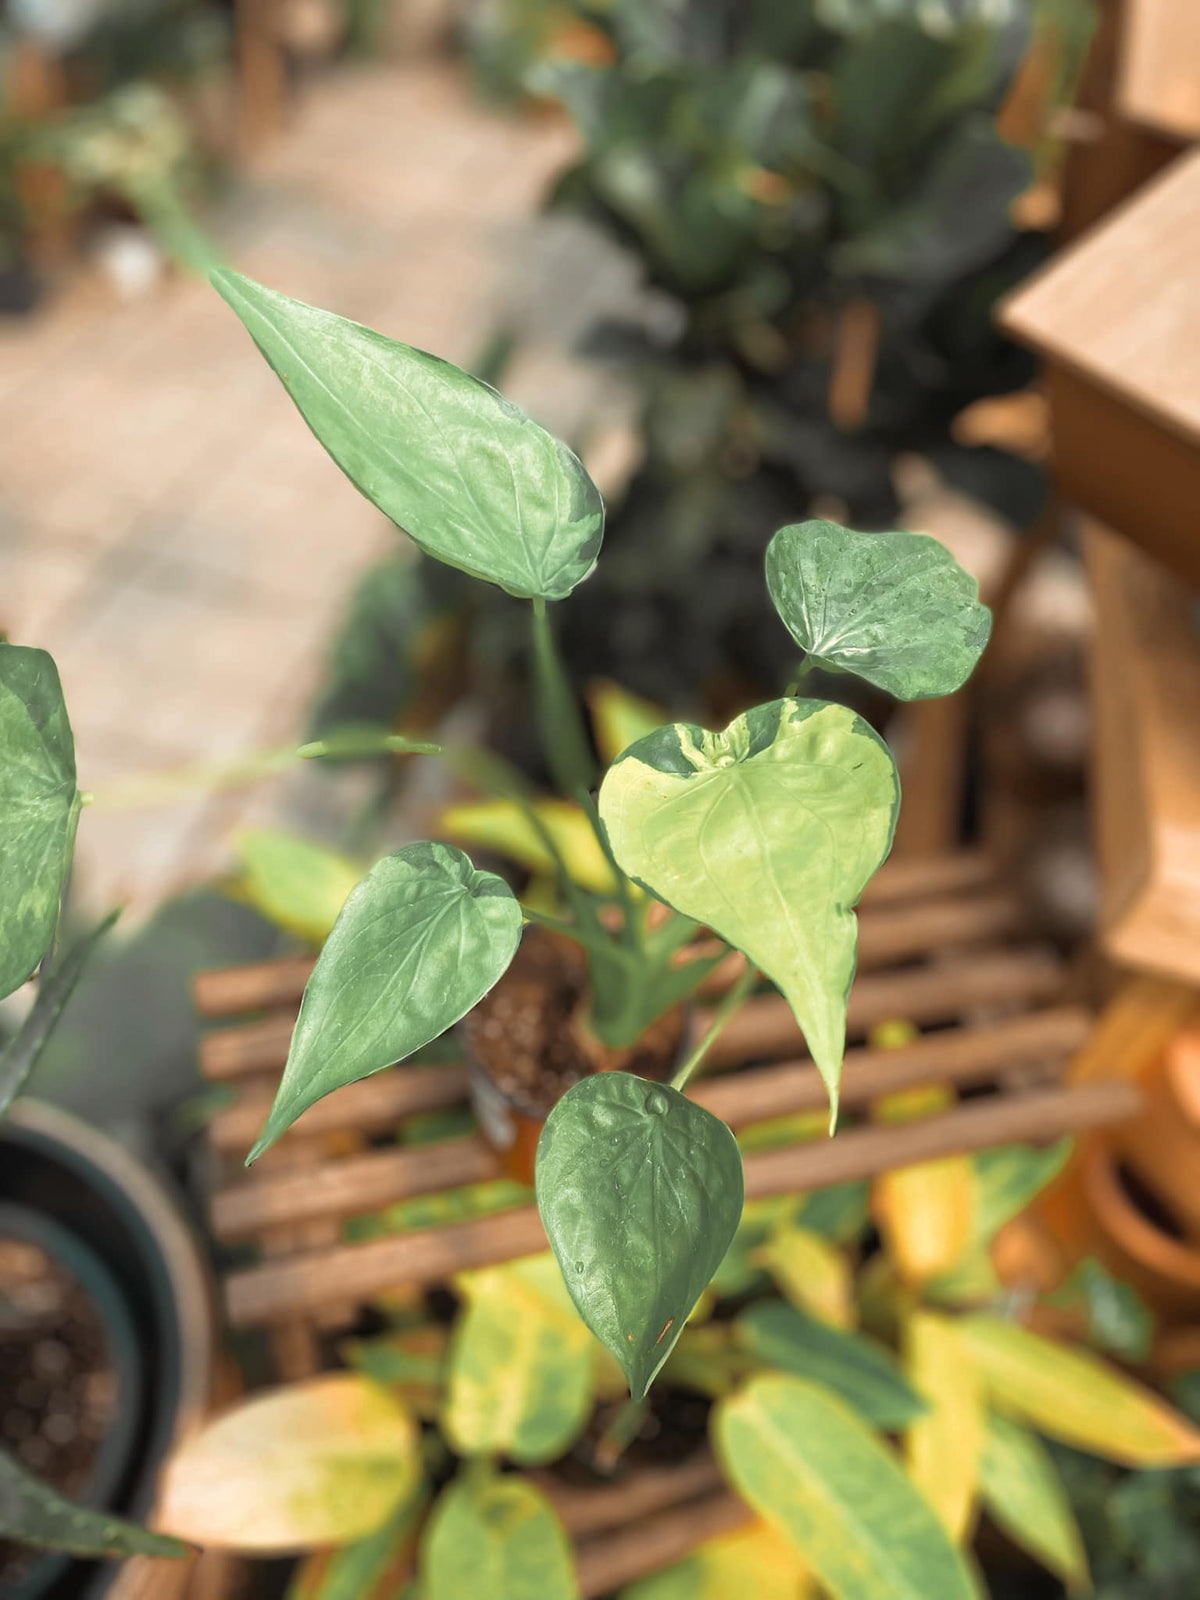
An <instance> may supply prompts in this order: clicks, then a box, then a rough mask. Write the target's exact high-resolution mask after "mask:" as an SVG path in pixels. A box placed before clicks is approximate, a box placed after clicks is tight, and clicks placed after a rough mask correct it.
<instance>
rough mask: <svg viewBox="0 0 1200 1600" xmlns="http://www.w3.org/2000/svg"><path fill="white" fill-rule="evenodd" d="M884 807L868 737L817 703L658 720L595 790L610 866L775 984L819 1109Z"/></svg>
mask: <svg viewBox="0 0 1200 1600" xmlns="http://www.w3.org/2000/svg"><path fill="white" fill-rule="evenodd" d="M899 804H900V787H899V782H898V780H897V777H896V768H895V763H894V762H893V760H892V757H891V754H890V752H889V751H888V748H887V746H886V745H885V744H884V742H883V740H882V739H881V738H880V737H879V735H878V734H877V733H876V732H875V731H874V729H873V728H870V727H868V725H867V724H866V723H865V722H864V721H863V720H862V718H861V717H858V716H856V715H855V714H854V712H852V711H849V710H847V709H846V707H844V706H836V705H829V704H827V703H826V702H824V701H821V700H775V701H772V702H771V703H770V704H768V705H763V706H756V707H754V709H753V710H751V711H748V712H746V713H745V715H743V716H740V717H736V718H735V719H734V720H733V722H731V723H730V724H729V726H728V727H727V728H726V729H725V730H724V732H723V733H710V732H708V731H707V730H706V729H704V728H697V727H693V726H691V725H690V724H687V723H675V724H674V725H672V726H668V727H665V728H659V729H658V731H657V732H656V733H652V734H651V735H650V736H649V737H648V738H645V739H639V740H638V742H637V743H636V744H634V745H631V746H630V747H629V749H628V750H627V751H626V752H625V753H624V755H622V757H621V758H620V760H619V761H617V762H615V763H614V764H613V765H612V766H611V767H610V768H609V770H608V773H607V774H606V776H605V779H604V782H603V784H602V785H601V788H600V815H601V817H602V818H603V820H604V825H605V827H606V828H607V829H608V834H609V838H610V840H611V842H612V847H613V851H614V853H615V854H616V857H617V860H618V862H619V863H620V864H621V866H622V867H623V868H624V870H625V871H626V872H627V873H628V874H629V875H630V877H632V878H636V879H637V880H638V881H639V882H640V883H642V884H644V885H645V886H646V888H648V889H649V890H650V891H651V892H652V893H653V894H655V895H657V896H658V897H659V899H661V900H665V901H666V902H667V904H668V905H671V906H674V908H675V909H676V910H677V911H682V912H683V913H684V915H685V916H688V917H691V918H692V919H693V920H694V921H696V922H700V923H704V924H706V925H707V926H708V927H711V928H713V929H715V931H716V932H717V933H719V934H720V935H721V937H722V938H723V939H727V940H728V941H729V943H730V944H732V945H735V946H736V947H737V948H738V949H739V950H744V951H745V952H746V954H747V955H748V956H749V957H750V960H751V961H752V962H754V964H755V965H756V966H757V967H759V968H761V970H762V971H763V972H765V973H766V974H767V976H768V977H769V978H771V979H773V980H774V982H775V983H776V984H778V986H779V988H780V989H781V990H782V991H783V993H784V995H785V996H786V997H787V999H788V1001H789V1003H790V1004H791V1007H792V1010H793V1011H794V1012H795V1013H796V1019H797V1021H798V1022H799V1024H800V1027H801V1028H802V1029H803V1031H804V1037H805V1040H806V1042H807V1044H808V1048H809V1050H810V1051H811V1053H812V1057H813V1060H814V1061H815V1062H816V1064H817V1066H818V1067H819V1068H820V1071H821V1075H822V1077H823V1078H824V1080H825V1083H826V1085H827V1086H828V1089H829V1095H830V1101H831V1103H832V1105H833V1106H834V1108H835V1111H836V1105H837V1089H838V1081H839V1078H840V1076H841V1066H842V1055H843V1052H844V1049H845V1039H846V996H847V994H848V993H849V989H850V984H851V982H852V981H853V978H854V968H855V961H856V956H857V949H858V925H857V922H856V921H855V917H854V911H853V907H854V905H855V902H856V901H857V900H858V897H859V895H860V894H861V893H862V891H863V889H864V888H865V887H866V884H867V883H868V881H869V880H870V878H871V876H872V874H873V873H874V872H875V871H876V869H877V868H878V867H879V866H880V865H881V864H882V863H883V861H884V859H885V858H886V856H887V853H888V851H889V850H890V848H891V844H892V832H893V829H894V828H895V822H896V813H897V810H898V808H899Z"/></svg>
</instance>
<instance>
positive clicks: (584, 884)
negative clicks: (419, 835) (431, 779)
mask: <svg viewBox="0 0 1200 1600" xmlns="http://www.w3.org/2000/svg"><path fill="white" fill-rule="evenodd" d="M529 809H530V810H531V811H533V812H534V814H535V815H536V816H537V818H538V820H539V821H540V822H541V824H542V826H543V827H544V828H545V830H546V832H547V833H548V834H549V836H550V838H551V839H552V840H553V842H554V845H555V847H556V848H557V850H558V853H559V855H560V856H561V857H562V860H563V864H564V865H565V867H566V869H567V872H568V874H569V875H570V877H571V878H572V879H573V881H574V882H575V883H577V884H579V885H580V887H581V888H583V889H591V890H593V891H594V892H595V893H596V894H611V893H612V892H613V889H614V887H615V880H614V878H613V870H612V867H611V865H610V864H609V860H608V857H607V856H606V855H605V854H604V851H603V850H602V849H601V847H600V841H599V840H598V839H597V838H596V832H595V829H594V828H593V827H592V825H591V823H590V822H589V821H588V819H587V817H586V816H585V814H584V811H583V808H582V806H578V805H576V804H575V802H574V801H573V800H556V799H553V798H548V799H545V798H544V799H540V800H533V801H531V802H530V807H529ZM438 832H439V833H442V834H444V835H445V836H446V838H448V839H452V840H454V842H455V843H456V844H463V845H478V846H479V847H480V849H483V850H491V851H493V852H494V853H495V854H496V855H498V856H504V857H505V859H506V860H508V861H515V862H516V863H517V865H518V866H520V867H525V868H526V869H527V870H528V871H529V872H532V873H533V874H534V875H535V876H537V877H552V876H553V874H554V872H555V871H556V863H555V860H554V856H553V854H552V853H551V851H550V849H549V848H548V846H547V844H546V841H545V840H544V839H543V837H542V835H541V834H540V833H539V832H538V829H537V827H536V825H535V824H534V822H533V821H532V820H531V819H530V817H529V814H528V812H527V811H526V809H525V808H524V807H523V806H520V805H518V804H517V802H516V801H515V800H472V801H464V802H462V803H461V804H459V805H454V806H450V807H448V808H447V809H446V810H445V811H443V812H442V815H441V817H440V818H439V820H438Z"/></svg>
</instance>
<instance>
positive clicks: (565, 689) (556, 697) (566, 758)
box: [533, 596, 596, 795]
mask: <svg viewBox="0 0 1200 1600" xmlns="http://www.w3.org/2000/svg"><path fill="white" fill-rule="evenodd" d="M533 667H534V692H535V698H536V701H537V716H538V727H539V729H540V731H541V737H542V749H543V751H544V753H545V756H546V762H547V765H548V766H549V768H550V772H551V775H552V777H553V778H554V782H555V784H556V785H557V786H558V789H559V791H560V792H561V793H562V794H564V795H573V794H576V793H578V791H579V790H581V789H582V790H583V791H585V792H587V791H588V790H590V789H591V787H592V783H593V782H594V780H595V775H596V774H595V764H594V762H593V761H592V752H591V746H590V744H589V743H588V737H587V730H586V729H585V727H584V724H583V717H582V715H581V713H580V710H579V702H578V700H577V699H576V698H575V692H574V690H573V689H572V688H571V684H570V680H569V679H568V677H567V672H566V668H565V667H564V666H563V662H562V657H561V656H560V655H559V651H558V644H557V642H556V640H555V637H554V629H553V628H552V627H551V626H550V618H549V616H548V615H547V612H546V602H545V601H544V600H543V599H541V598H540V596H539V597H536V598H535V599H534V601H533Z"/></svg>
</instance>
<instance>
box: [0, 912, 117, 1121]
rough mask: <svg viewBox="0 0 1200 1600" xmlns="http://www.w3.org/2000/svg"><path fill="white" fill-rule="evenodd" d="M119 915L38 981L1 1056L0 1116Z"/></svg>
mask: <svg viewBox="0 0 1200 1600" xmlns="http://www.w3.org/2000/svg"><path fill="white" fill-rule="evenodd" d="M120 915H121V913H120V911H110V912H109V914H108V916H107V917H105V919H104V921H103V922H101V923H100V924H99V925H98V926H97V927H95V928H93V929H92V931H91V932H90V933H86V934H84V936H83V938H82V939H77V940H76V941H75V943H74V944H73V945H72V946H71V948H70V949H69V950H68V951H67V952H66V954H65V955H64V956H63V957H62V959H61V960H60V961H58V962H57V963H56V964H55V967H54V970H53V972H50V973H47V974H44V975H43V976H42V977H41V978H40V979H39V980H38V992H37V999H36V1000H35V1001H34V1002H33V1006H32V1008H31V1009H30V1012H29V1015H28V1016H27V1017H26V1018H25V1020H24V1022H23V1023H22V1024H21V1027H20V1029H19V1031H18V1032H17V1034H16V1036H15V1037H14V1038H13V1039H11V1040H10V1041H9V1043H8V1045H7V1047H6V1048H5V1050H4V1051H3V1052H2V1053H0V1116H3V1115H4V1113H5V1112H6V1111H7V1110H8V1108H9V1106H10V1105H12V1103H13V1101H14V1100H15V1099H16V1098H17V1096H18V1095H19V1094H20V1092H21V1090H22V1089H23V1088H24V1086H25V1084H26V1083H27V1082H28V1080H29V1075H30V1073H31V1072H32V1071H33V1069H34V1067H36V1066H37V1064H38V1058H39V1057H40V1055H41V1053H42V1051H43V1050H44V1049H45V1048H46V1045H47V1044H48V1043H49V1040H50V1035H51V1034H52V1033H53V1032H54V1029H55V1026H56V1025H57V1023H58V1019H59V1018H60V1017H61V1016H62V1014H63V1012H64V1011H65V1010H66V1007H67V1001H68V1000H70V998H71V996H72V994H73V993H74V992H75V985H76V984H77V983H78V982H79V979H80V978H81V977H82V975H83V969H84V967H86V966H87V964H88V962H89V960H90V959H91V956H92V952H93V951H94V950H95V948H96V946H97V944H99V942H100V940H101V939H102V938H103V937H104V935H105V934H106V933H107V932H108V930H109V929H110V928H111V927H112V925H113V923H114V922H115V921H116V920H117V918H118V917H119V916H120Z"/></svg>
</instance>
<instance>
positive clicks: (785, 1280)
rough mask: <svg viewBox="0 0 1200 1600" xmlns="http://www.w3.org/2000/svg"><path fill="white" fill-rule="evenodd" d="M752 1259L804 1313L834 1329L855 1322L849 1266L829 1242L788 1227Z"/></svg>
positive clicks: (779, 1230)
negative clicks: (765, 1270)
mask: <svg viewBox="0 0 1200 1600" xmlns="http://www.w3.org/2000/svg"><path fill="white" fill-rule="evenodd" d="M752 1259H753V1260H754V1261H755V1262H756V1263H757V1264H758V1265H759V1266H762V1267H765V1268H766V1269H767V1271H768V1272H769V1273H770V1274H771V1276H772V1277H773V1278H774V1280H775V1282H776V1283H777V1284H778V1285H779V1287H780V1289H781V1290H782V1291H783V1293H784V1294H785V1295H786V1296H787V1298H788V1299H789V1300H790V1301H791V1302H792V1304H793V1305H794V1306H799V1308H800V1310H801V1311H807V1312H808V1313H809V1315H810V1316H814V1317H818V1318H819V1319H820V1320H821V1321H822V1322H828V1323H830V1324H831V1325H832V1326H833V1327H835V1328H852V1327H853V1326H854V1321H855V1312H854V1280H853V1276H852V1274H851V1271H850V1263H849V1261H847V1259H846V1257H845V1256H844V1255H843V1254H842V1252H841V1251H840V1250H838V1249H837V1248H836V1247H835V1246H834V1245H832V1244H830V1242H829V1240H828V1239H826V1238H823V1237H822V1235H821V1234H819V1233H813V1232H812V1231H811V1230H810V1229H808V1228H797V1227H792V1226H789V1225H787V1224H786V1223H785V1224H784V1225H783V1226H782V1227H777V1228H775V1229H773V1230H772V1232H771V1234H770V1236H769V1238H768V1239H767V1242H766V1244H764V1245H762V1246H761V1247H760V1248H759V1249H758V1250H756V1251H755V1252H754V1254H753V1257H752Z"/></svg>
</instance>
